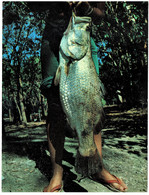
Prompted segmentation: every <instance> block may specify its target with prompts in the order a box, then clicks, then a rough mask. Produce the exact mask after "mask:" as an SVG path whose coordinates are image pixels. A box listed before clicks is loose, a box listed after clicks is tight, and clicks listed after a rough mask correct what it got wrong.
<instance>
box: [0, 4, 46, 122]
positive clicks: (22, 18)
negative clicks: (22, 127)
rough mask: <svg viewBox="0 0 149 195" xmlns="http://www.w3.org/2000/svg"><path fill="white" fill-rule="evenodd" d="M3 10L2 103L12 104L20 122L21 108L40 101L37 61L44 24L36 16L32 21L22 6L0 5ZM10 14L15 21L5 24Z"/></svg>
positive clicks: (26, 9)
mask: <svg viewBox="0 0 149 195" xmlns="http://www.w3.org/2000/svg"><path fill="white" fill-rule="evenodd" d="M3 8H4V11H3V12H4V13H3V15H4V23H3V24H4V25H3V102H4V104H5V105H6V104H8V102H11V105H12V104H13V102H15V104H16V106H17V109H18V113H19V112H20V119H19V120H23V119H22V116H25V112H24V111H25V109H24V108H23V107H24V106H25V105H27V104H30V107H32V105H33V104H34V105H35V103H36V102H38V104H39V101H40V90H39V86H40V82H41V66H40V61H39V58H40V44H41V33H42V32H43V29H44V22H43V20H42V18H41V17H40V16H38V15H37V14H36V17H34V15H33V14H32V13H31V12H30V11H29V10H28V7H27V6H26V5H25V3H23V2H4V3H3ZM16 10H17V11H16ZM14 13H17V14H16V15H15V17H13V18H12V20H8V19H9V18H10V16H12V14H13V15H14ZM39 18H40V20H39ZM17 104H18V105H17ZM11 108H12V107H11ZM12 109H13V108H12Z"/></svg>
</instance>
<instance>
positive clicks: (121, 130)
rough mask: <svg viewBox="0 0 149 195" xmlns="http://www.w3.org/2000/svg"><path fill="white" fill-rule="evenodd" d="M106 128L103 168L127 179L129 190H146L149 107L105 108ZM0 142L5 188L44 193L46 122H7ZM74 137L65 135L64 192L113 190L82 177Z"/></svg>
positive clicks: (47, 162) (47, 172) (46, 178)
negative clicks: (76, 167) (0, 142)
mask: <svg viewBox="0 0 149 195" xmlns="http://www.w3.org/2000/svg"><path fill="white" fill-rule="evenodd" d="M105 113H106V122H105V126H104V129H103V130H102V137H103V160H104V164H105V167H106V168H107V169H108V170H109V171H110V172H111V173H112V174H114V175H116V176H117V177H120V178H123V180H124V181H125V183H126V184H127V185H128V192H147V109H131V110H121V109H119V108H118V107H117V106H108V107H105ZM5 132H6V137H3V142H2V192H42V191H43V188H44V187H45V186H46V185H47V184H48V182H49V180H50V177H51V163H50V155H49V152H48V147H47V140H46V129H45V122H40V123H38V122H36V123H29V124H28V125H27V126H23V125H19V126H15V125H12V124H9V123H7V122H6V123H5ZM77 146H78V143H77V140H76V138H72V137H70V136H69V137H66V141H65V149H64V160H63V166H64V191H65V192H112V191H111V190H110V189H108V188H107V187H106V186H104V185H102V184H100V183H97V182H95V181H93V180H91V179H90V178H82V179H81V178H80V176H79V175H78V174H77V173H76V172H75V169H74V162H75V154H76V148H77Z"/></svg>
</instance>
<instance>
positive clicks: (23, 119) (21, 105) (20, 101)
mask: <svg viewBox="0 0 149 195" xmlns="http://www.w3.org/2000/svg"><path fill="white" fill-rule="evenodd" d="M19 85H20V90H19V103H20V110H21V115H22V122H23V123H25V124H26V123H27V118H26V113H25V107H24V103H23V96H22V93H21V91H22V82H21V78H19Z"/></svg>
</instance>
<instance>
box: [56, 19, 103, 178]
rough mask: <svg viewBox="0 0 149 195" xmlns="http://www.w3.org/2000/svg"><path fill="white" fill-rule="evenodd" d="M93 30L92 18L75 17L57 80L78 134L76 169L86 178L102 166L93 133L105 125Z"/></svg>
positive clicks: (63, 43)
mask: <svg viewBox="0 0 149 195" xmlns="http://www.w3.org/2000/svg"><path fill="white" fill-rule="evenodd" d="M90 27H91V18H90V17H77V16H73V17H72V21H70V23H69V26H68V28H67V30H66V31H65V33H64V35H63V38H62V40H61V44H60V54H59V57H60V64H59V67H58V69H57V73H56V77H55V81H54V82H55V85H58V83H59V87H60V99H61V104H62V107H63V110H64V112H65V114H66V116H67V119H68V123H69V125H70V126H71V128H72V129H74V130H76V132H77V136H78V141H79V149H78V151H79V152H78V155H77V158H76V159H77V160H76V170H77V171H78V172H79V173H81V174H84V175H90V174H94V173H95V172H96V171H99V168H100V167H101V161H100V157H99V155H98V153H97V149H96V145H95V143H94V138H93V134H94V133H97V132H99V131H100V130H101V128H102V122H103V106H102V87H101V82H100V80H99V78H98V75H97V73H96V69H95V66H94V63H93V60H92V56H91V45H90V29H91V28H90ZM83 157H84V158H83Z"/></svg>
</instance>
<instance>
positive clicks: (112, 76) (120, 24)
mask: <svg viewBox="0 0 149 195" xmlns="http://www.w3.org/2000/svg"><path fill="white" fill-rule="evenodd" d="M95 30H96V36H95V40H96V42H97V43H98V42H105V41H107V42H108V44H107V45H106V47H105V46H104V47H103V46H101V47H100V49H99V56H100V57H102V56H104V53H105V52H106V50H107V48H111V50H112V51H111V52H107V54H108V55H107V56H106V57H105V58H104V60H103V66H101V69H100V73H101V78H102V81H103V82H104V85H105V88H106V91H107V98H108V99H109V103H112V99H113V98H114V97H116V96H117V94H116V91H117V90H120V91H121V93H122V96H123V99H125V101H126V102H127V104H130V105H135V104H136V103H138V101H140V98H142V97H140V94H141V90H143V91H146V90H147V88H145V87H146V86H145V85H146V83H147V42H148V41H147V37H148V3H147V2H106V16H105V18H104V19H103V20H102V21H101V24H100V25H98V26H97V27H96V28H95ZM143 86H144V88H143ZM141 95H142V94H141ZM110 100H111V101H110Z"/></svg>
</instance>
